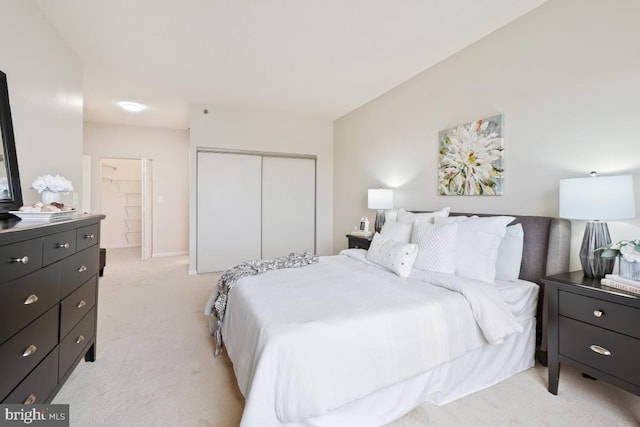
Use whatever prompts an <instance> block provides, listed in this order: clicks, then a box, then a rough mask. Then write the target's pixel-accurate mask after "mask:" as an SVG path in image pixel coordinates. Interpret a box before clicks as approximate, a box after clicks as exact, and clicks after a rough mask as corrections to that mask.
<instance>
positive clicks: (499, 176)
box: [438, 114, 504, 196]
mask: <svg viewBox="0 0 640 427" xmlns="http://www.w3.org/2000/svg"><path fill="white" fill-rule="evenodd" d="M502 130H503V123H502V114H500V115H498V116H493V117H488V118H486V119H480V120H475V121H473V122H470V123H465V124H462V125H459V126H456V127H452V128H450V129H445V130H443V131H440V133H439V149H440V154H439V169H438V192H439V194H440V195H442V196H501V195H502V194H503V192H504V189H503V179H504V168H503V166H502V162H503V150H504V140H503V136H502Z"/></svg>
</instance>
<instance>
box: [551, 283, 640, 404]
mask: <svg viewBox="0 0 640 427" xmlns="http://www.w3.org/2000/svg"><path fill="white" fill-rule="evenodd" d="M542 282H543V283H544V284H545V285H546V287H545V294H546V298H547V303H548V307H549V315H548V367H549V392H551V393H553V394H558V381H559V378H560V364H561V363H564V364H568V365H571V366H573V367H575V368H577V369H579V370H581V371H582V372H584V373H586V374H587V375H590V376H592V377H594V378H597V379H601V380H604V381H606V382H608V383H610V384H613V385H615V386H617V387H620V388H622V389H625V390H627V391H629V392H631V393H633V394H635V395H639V396H640V369H639V368H638V355H640V297H639V296H638V295H635V294H631V293H626V292H624V291H612V290H609V289H610V288H607V289H604V288H603V287H602V286H601V285H600V279H593V278H589V277H584V275H583V273H582V271H574V272H570V273H564V274H558V275H555V276H549V277H545V278H543V279H542Z"/></svg>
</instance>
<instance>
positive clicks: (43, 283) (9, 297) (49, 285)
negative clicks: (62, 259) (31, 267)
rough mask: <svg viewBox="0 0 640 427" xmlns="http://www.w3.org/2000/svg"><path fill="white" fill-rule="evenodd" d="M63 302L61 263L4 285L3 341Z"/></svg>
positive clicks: (0, 316)
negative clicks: (61, 296)
mask: <svg viewBox="0 0 640 427" xmlns="http://www.w3.org/2000/svg"><path fill="white" fill-rule="evenodd" d="M58 301H60V264H59V263H58V264H52V265H50V266H48V267H45V268H43V269H41V270H38V271H34V272H33V273H30V274H28V275H26V276H24V277H21V278H19V279H16V280H14V281H12V282H9V283H7V284H5V285H2V286H0V302H2V309H1V310H0V343H2V342H4V341H6V340H7V339H8V338H9V337H11V336H12V335H13V334H15V333H16V332H18V331H19V330H20V329H22V328H24V327H25V326H27V325H28V324H29V323H30V322H31V321H33V320H34V319H35V318H37V317H38V316H40V315H41V314H42V313H44V312H45V311H47V310H48V309H50V308H51V307H52V306H54V305H56V304H58Z"/></svg>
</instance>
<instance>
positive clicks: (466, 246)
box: [437, 216, 514, 283]
mask: <svg viewBox="0 0 640 427" xmlns="http://www.w3.org/2000/svg"><path fill="white" fill-rule="evenodd" d="M455 218H458V217H455ZM513 220H514V218H513V217H512V216H488V217H471V218H465V219H463V220H461V222H459V223H458V237H457V238H456V276H460V277H468V278H470V279H476V280H480V281H483V282H488V283H493V282H494V281H495V279H496V260H497V258H498V246H500V242H501V241H502V238H503V237H504V235H505V233H506V229H507V224H509V223H510V222H511V221H513ZM440 221H441V220H440V218H438V219H437V222H440Z"/></svg>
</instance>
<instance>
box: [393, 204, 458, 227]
mask: <svg viewBox="0 0 640 427" xmlns="http://www.w3.org/2000/svg"><path fill="white" fill-rule="evenodd" d="M450 209H451V208H442V209H440V210H438V211H435V212H422V213H413V212H407V211H405V210H404V209H398V219H397V221H398V222H402V223H405V224H411V223H413V222H430V223H432V224H433V219H434V218H437V217H441V218H445V217H448V216H449V210H450Z"/></svg>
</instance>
